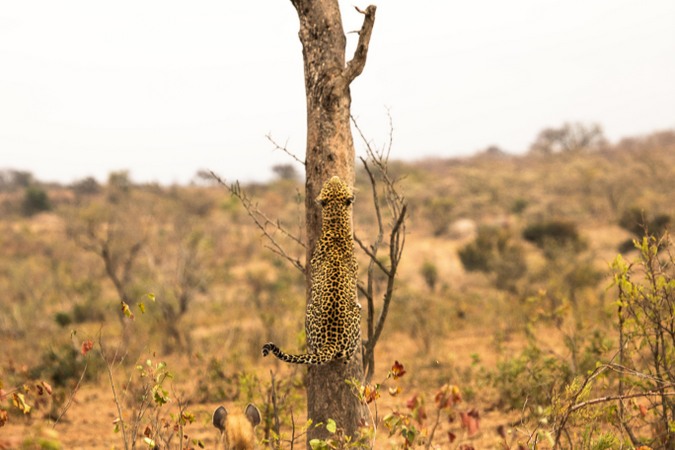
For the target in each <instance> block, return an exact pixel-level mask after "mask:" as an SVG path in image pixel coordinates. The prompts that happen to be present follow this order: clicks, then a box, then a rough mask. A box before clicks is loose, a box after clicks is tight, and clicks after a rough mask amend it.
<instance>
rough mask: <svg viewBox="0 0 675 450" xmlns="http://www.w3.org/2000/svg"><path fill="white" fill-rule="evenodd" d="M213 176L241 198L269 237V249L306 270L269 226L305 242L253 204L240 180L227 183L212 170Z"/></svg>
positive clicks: (256, 222) (290, 237)
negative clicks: (275, 236)
mask: <svg viewBox="0 0 675 450" xmlns="http://www.w3.org/2000/svg"><path fill="white" fill-rule="evenodd" d="M211 176H213V178H214V179H215V180H216V181H218V183H219V184H220V185H222V186H224V187H225V189H227V190H228V191H229V192H230V194H232V195H233V196H235V197H236V198H238V199H239V201H240V202H241V204H242V205H243V206H244V209H245V210H246V213H247V214H248V215H249V217H251V219H253V223H254V224H255V225H256V226H257V227H258V229H259V230H260V231H262V233H263V236H265V238H266V239H267V241H268V242H269V243H270V245H269V246H266V248H267V249H269V250H271V251H272V252H273V253H275V254H277V255H279V256H280V257H282V258H284V259H286V260H287V261H289V262H290V263H291V264H292V265H293V266H294V267H295V268H297V269H298V270H300V271H301V272H303V273H304V272H305V266H304V264H303V263H302V262H300V260H299V259H298V258H294V257H292V256H290V255H289V254H288V253H287V252H286V250H284V248H283V247H282V246H281V244H279V243H278V242H277V241H276V239H275V238H274V237H273V236H272V234H271V233H270V232H269V231H268V226H269V225H271V226H272V227H273V228H274V229H276V230H278V231H279V232H280V233H282V234H283V235H284V236H286V237H288V238H289V239H291V240H292V241H293V242H295V243H296V244H298V245H299V246H300V247H302V248H303V249H305V248H306V246H305V243H304V242H302V240H300V239H299V238H298V237H297V236H295V235H294V234H292V233H291V232H289V231H288V230H286V228H284V227H283V226H282V225H281V222H279V220H276V221H274V220H272V219H270V218H269V217H267V215H265V214H264V213H263V212H262V211H260V209H259V208H258V207H257V206H256V205H254V204H253V202H252V201H251V200H250V199H249V198H248V197H247V196H246V193H245V192H244V191H243V190H242V189H241V186H240V185H239V182H238V181H237V182H235V183H234V184H231V185H229V184H227V183H225V181H224V180H222V179H221V178H220V177H219V176H218V175H216V174H215V173H214V172H213V171H211Z"/></svg>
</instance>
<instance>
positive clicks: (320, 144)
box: [291, 0, 376, 448]
mask: <svg viewBox="0 0 675 450" xmlns="http://www.w3.org/2000/svg"><path fill="white" fill-rule="evenodd" d="M291 3H292V4H293V6H294V7H295V9H296V11H297V13H298V17H299V19H300V32H299V37H300V41H301V43H302V53H303V60H304V69H305V93H306V98H307V147H306V158H305V167H306V182H305V183H306V184H305V193H306V200H305V206H306V218H307V244H308V245H307V261H310V260H311V257H312V253H313V251H314V247H315V245H316V240H317V239H318V237H319V235H320V233H321V210H320V208H319V207H318V206H317V205H316V202H315V199H316V197H317V196H318V195H319V192H320V190H321V187H322V185H323V183H324V182H325V181H326V180H327V179H329V178H330V177H332V176H335V175H337V176H338V177H340V178H341V179H342V180H343V181H345V182H346V183H347V184H348V185H352V186H353V184H354V164H355V156H354V142H353V138H352V132H351V125H350V106H351V94H350V91H349V85H350V83H351V82H352V81H353V80H354V79H355V78H356V77H357V76H359V75H360V74H361V72H362V71H363V68H364V66H365V62H366V57H367V53H368V44H369V42H370V36H371V33H372V29H373V24H374V21H375V9H376V8H375V6H372V5H371V6H369V7H368V8H367V9H366V10H365V11H360V10H358V9H357V10H358V11H359V12H360V13H362V14H363V15H364V22H363V26H362V28H361V30H360V32H359V41H358V44H357V49H356V51H355V53H354V57H353V58H352V59H351V60H350V61H349V62H346V59H345V45H346V37H345V34H344V31H343V28H342V18H341V16H340V9H339V5H338V1H337V0H291ZM309 270H310V267H309V264H307V265H306V279H307V301H308V302H309V301H311V288H312V287H311V284H310V282H311V281H310V276H309ZM352 379H355V380H357V381H358V382H362V381H363V365H362V361H361V351H360V349H359V350H357V352H356V354H355V356H354V357H353V358H352V359H351V360H350V361H349V362H348V363H347V364H343V363H342V362H339V361H338V362H335V361H334V362H332V363H330V364H327V365H324V366H309V368H308V374H307V415H308V418H309V419H311V420H312V422H313V424H317V423H324V424H325V423H326V421H327V420H328V419H333V420H335V422H336V423H337V425H338V427H339V428H341V429H342V431H343V432H344V434H345V435H347V436H355V435H356V434H358V430H359V426H360V425H361V424H362V423H364V422H365V414H366V410H365V407H364V406H363V405H362V404H361V402H360V401H359V399H358V397H357V396H356V395H355V393H354V392H353V390H352V387H351V386H350V385H348V384H347V383H346V381H347V380H352ZM329 437H330V434H329V433H328V432H327V431H326V430H325V428H324V427H316V428H315V427H310V429H309V431H308V438H307V439H308V440H307V442H308V444H307V446H308V448H309V441H310V440H311V439H315V438H316V439H327V438H329Z"/></svg>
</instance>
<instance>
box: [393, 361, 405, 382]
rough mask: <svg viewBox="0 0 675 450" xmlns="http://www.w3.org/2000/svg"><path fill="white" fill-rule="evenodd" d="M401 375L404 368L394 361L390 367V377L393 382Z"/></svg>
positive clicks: (403, 372) (403, 373)
mask: <svg viewBox="0 0 675 450" xmlns="http://www.w3.org/2000/svg"><path fill="white" fill-rule="evenodd" d="M403 375H405V368H404V367H403V364H401V363H400V362H398V361H394V365H393V366H391V376H392V377H393V378H394V380H398V379H399V378H401V377H402V376H403Z"/></svg>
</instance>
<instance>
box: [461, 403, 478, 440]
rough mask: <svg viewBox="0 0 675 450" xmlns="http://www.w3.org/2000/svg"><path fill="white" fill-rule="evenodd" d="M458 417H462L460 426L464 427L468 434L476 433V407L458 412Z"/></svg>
mask: <svg viewBox="0 0 675 450" xmlns="http://www.w3.org/2000/svg"><path fill="white" fill-rule="evenodd" d="M459 417H460V418H461V419H462V426H463V427H464V428H466V431H467V433H468V434H469V436H473V435H475V434H476V433H478V430H479V428H480V415H479V414H478V411H477V410H476V409H471V410H469V411H467V412H464V411H462V412H460V413H459Z"/></svg>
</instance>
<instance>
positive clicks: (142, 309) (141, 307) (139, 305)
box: [138, 302, 145, 314]
mask: <svg viewBox="0 0 675 450" xmlns="http://www.w3.org/2000/svg"><path fill="white" fill-rule="evenodd" d="M138 309H140V310H141V314H145V303H143V302H138Z"/></svg>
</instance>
